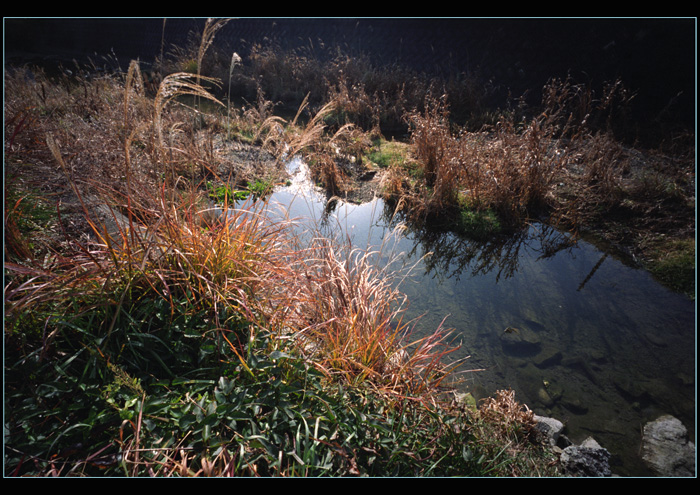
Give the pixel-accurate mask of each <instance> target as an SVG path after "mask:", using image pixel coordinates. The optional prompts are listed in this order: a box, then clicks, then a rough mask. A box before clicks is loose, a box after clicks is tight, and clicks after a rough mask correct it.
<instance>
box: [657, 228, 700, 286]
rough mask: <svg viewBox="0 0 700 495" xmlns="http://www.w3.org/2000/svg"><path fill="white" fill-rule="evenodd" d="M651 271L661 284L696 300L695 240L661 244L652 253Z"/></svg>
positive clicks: (678, 240) (671, 241) (672, 241)
mask: <svg viewBox="0 0 700 495" xmlns="http://www.w3.org/2000/svg"><path fill="white" fill-rule="evenodd" d="M652 258H653V259H652V261H650V262H649V271H650V272H651V273H652V274H653V275H654V277H656V279H657V280H659V281H660V282H661V283H663V284H664V285H666V286H667V287H670V288H671V289H673V290H677V291H679V292H683V293H685V294H688V295H689V296H691V297H693V298H695V240H694V239H676V240H670V241H668V242H664V243H660V244H659V245H658V246H657V247H656V248H655V249H654V250H653V252H652Z"/></svg>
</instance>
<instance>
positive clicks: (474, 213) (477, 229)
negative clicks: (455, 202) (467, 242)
mask: <svg viewBox="0 0 700 495" xmlns="http://www.w3.org/2000/svg"><path fill="white" fill-rule="evenodd" d="M455 231H456V232H457V233H459V234H462V235H466V236H468V237H472V238H476V239H485V238H487V237H489V236H491V235H494V234H498V233H499V232H501V222H500V220H499V218H498V215H496V213H494V212H493V211H491V210H475V209H470V208H462V209H460V210H459V213H458V215H457V219H456V225H455Z"/></svg>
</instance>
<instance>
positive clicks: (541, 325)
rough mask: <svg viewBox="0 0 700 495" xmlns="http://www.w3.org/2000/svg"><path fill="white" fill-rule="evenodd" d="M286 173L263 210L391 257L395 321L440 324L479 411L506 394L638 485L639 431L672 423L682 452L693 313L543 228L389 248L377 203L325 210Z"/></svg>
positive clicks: (688, 414)
mask: <svg viewBox="0 0 700 495" xmlns="http://www.w3.org/2000/svg"><path fill="white" fill-rule="evenodd" d="M291 165H292V168H291V169H290V171H291V172H297V173H298V174H297V175H295V176H293V177H294V179H293V181H292V182H291V184H290V185H288V186H286V187H280V188H278V189H277V190H276V191H275V192H274V193H273V195H272V198H271V199H270V203H269V204H270V205H271V206H272V207H273V208H278V209H279V211H281V212H282V213H281V214H282V215H285V216H286V217H288V218H294V219H297V220H298V221H299V220H300V222H299V225H302V226H303V225H304V224H305V223H307V222H308V225H312V226H314V228H316V229H320V230H324V229H326V230H327V233H328V234H329V235H331V234H336V235H337V234H338V233H342V236H343V238H346V239H351V240H352V243H353V246H354V247H357V248H365V247H370V248H372V247H377V246H380V245H382V243H384V245H383V246H384V247H382V253H381V256H379V260H380V261H379V262H381V260H382V259H383V260H390V259H395V258H396V257H397V256H402V259H403V262H404V265H405V266H408V267H412V269H411V271H410V273H409V276H408V277H407V278H406V279H404V280H403V281H402V285H401V289H402V290H403V292H404V293H405V294H406V295H407V296H408V298H409V300H410V307H409V309H408V313H409V314H408V316H412V317H418V316H421V318H420V320H419V331H420V332H425V333H428V332H432V331H434V330H435V329H437V328H438V327H439V326H440V323H441V322H442V320H443V319H444V318H445V317H446V316H447V320H446V324H447V326H449V327H451V328H454V329H455V336H456V337H457V338H458V340H459V341H460V342H461V348H460V351H459V352H460V355H459V356H454V357H455V358H462V357H465V356H469V358H468V359H467V360H466V362H465V364H464V365H463V367H462V369H463V370H465V371H466V372H465V373H464V374H463V375H461V376H460V378H461V379H462V384H461V385H460V388H462V389H463V390H464V391H468V392H471V393H472V394H473V395H475V396H476V397H477V399H478V398H483V397H485V396H488V395H492V394H493V393H494V392H495V391H497V390H500V389H513V390H514V391H515V393H516V399H517V400H518V401H520V402H522V403H524V404H527V405H528V407H529V408H530V409H532V410H533V411H534V412H535V413H536V414H540V415H546V416H552V417H555V418H557V419H559V420H561V421H562V422H564V423H565V425H566V427H567V430H566V434H567V436H568V437H569V438H570V439H571V440H572V441H574V442H575V443H579V442H581V441H583V440H584V439H585V438H586V437H589V436H591V437H593V438H594V439H595V440H596V441H598V443H600V444H601V445H602V446H603V447H605V448H606V449H608V450H609V451H610V452H611V454H612V456H613V457H612V460H611V467H612V470H613V473H614V474H618V475H622V476H645V475H651V473H649V472H648V471H646V469H645V467H644V466H643V463H642V462H641V459H640V457H639V450H640V442H641V429H642V427H643V426H644V424H645V423H646V422H648V421H651V420H654V419H656V418H657V417H658V416H660V415H662V414H672V415H674V416H676V417H677V418H679V419H680V420H681V421H682V422H683V423H684V425H685V426H686V427H687V428H688V430H689V434H690V436H691V439H694V436H695V427H694V425H695V391H696V389H695V357H696V351H695V304H694V301H692V300H691V299H689V298H687V297H686V296H683V295H680V294H676V293H674V292H671V291H669V290H667V289H666V288H664V287H663V286H661V285H660V284H658V283H657V282H656V281H655V280H654V279H653V278H652V277H651V276H650V275H649V274H648V273H647V272H645V271H643V270H639V269H636V268H634V267H631V266H628V265H627V264H625V263H624V262H623V261H622V260H620V259H618V258H616V257H615V256H613V255H612V254H610V253H606V252H603V251H601V250H600V249H598V248H597V247H595V246H594V245H592V244H590V243H588V242H585V241H582V240H578V241H574V240H572V239H571V238H569V236H568V235H567V234H565V233H562V232H559V231H557V230H555V229H552V228H549V227H547V226H545V225H543V224H537V223H535V224H532V225H530V226H529V228H527V229H525V230H524V231H523V232H520V233H518V234H514V235H512V236H510V237H508V238H506V239H496V240H490V241H488V242H477V241H473V240H468V239H465V238H462V237H458V236H455V235H452V234H446V233H441V234H437V233H433V234H431V233H427V232H413V231H410V230H405V231H403V232H402V233H401V235H396V229H395V224H394V223H393V222H392V221H391V212H390V211H387V210H388V207H386V206H385V205H384V204H383V202H382V201H381V200H379V199H375V200H374V201H372V202H370V203H365V204H361V205H354V204H349V203H344V202H342V201H338V202H336V203H334V205H333V207H332V208H329V207H328V204H327V200H326V197H325V196H324V195H322V194H320V193H318V192H317V191H314V189H313V188H312V187H311V186H310V185H309V184H308V182H306V181H305V179H304V175H303V163H301V162H298V161H293V162H291ZM389 238H391V242H387V239H389ZM506 329H508V330H507V331H506ZM469 370H479V371H473V372H472V371H469Z"/></svg>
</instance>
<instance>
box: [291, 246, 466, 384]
mask: <svg viewBox="0 0 700 495" xmlns="http://www.w3.org/2000/svg"><path fill="white" fill-rule="evenodd" d="M310 253H311V256H309V257H308V259H307V260H306V261H305V262H304V265H303V270H304V271H303V276H301V277H300V286H299V293H298V294H299V296H298V297H299V300H298V302H297V305H298V307H297V308H298V309H297V314H298V317H299V318H300V321H302V322H304V324H305V327H304V328H301V329H300V332H299V333H298V337H300V338H301V342H302V345H303V346H304V349H305V350H306V352H309V353H310V354H309V355H310V359H311V360H312V361H313V362H314V363H315V364H316V365H317V366H318V367H319V368H320V369H322V370H323V371H324V373H326V374H327V375H328V376H330V377H335V378H336V379H337V378H341V379H342V380H343V381H345V382H348V383H353V384H362V383H369V384H373V385H374V386H375V387H377V388H378V389H380V390H383V391H385V392H388V393H390V394H400V395H401V396H404V395H410V396H414V397H420V396H421V395H424V394H427V395H430V394H432V393H433V392H434V391H436V390H437V389H438V386H439V385H440V383H441V382H442V380H443V379H444V378H445V376H446V375H447V374H449V369H448V368H447V367H446V366H445V365H444V363H443V361H442V358H443V357H444V356H446V355H447V354H449V353H451V352H452V351H454V350H455V347H454V346H452V345H451V344H450V341H449V337H450V334H451V331H450V330H448V329H445V328H442V327H440V328H438V329H436V330H435V331H434V332H433V333H431V334H430V335H429V336H427V337H424V338H416V339H415V340H413V333H414V330H415V325H416V323H417V322H416V321H413V322H406V321H404V319H403V314H404V312H405V310H406V309H407V307H406V305H407V302H408V301H407V300H406V298H405V296H404V295H403V294H402V293H401V292H400V290H399V289H398V287H397V285H398V284H397V281H396V280H395V276H397V274H396V273H391V271H390V270H391V265H392V264H391V263H388V264H387V265H384V266H378V265H377V264H376V263H377V261H376V258H377V257H378V256H379V254H380V253H379V252H374V251H370V252H366V251H360V250H356V249H351V248H349V247H348V248H345V249H343V248H339V247H338V246H336V245H334V244H333V243H331V242H330V241H328V240H326V239H317V241H316V242H315V243H314V245H313V246H311V249H310ZM373 260H374V261H373Z"/></svg>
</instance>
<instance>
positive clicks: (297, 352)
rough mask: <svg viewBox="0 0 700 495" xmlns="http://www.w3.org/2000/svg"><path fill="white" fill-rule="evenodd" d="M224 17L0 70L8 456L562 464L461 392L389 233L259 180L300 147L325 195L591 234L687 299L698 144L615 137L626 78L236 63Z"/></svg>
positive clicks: (504, 470)
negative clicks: (116, 47) (373, 244)
mask: <svg viewBox="0 0 700 495" xmlns="http://www.w3.org/2000/svg"><path fill="white" fill-rule="evenodd" d="M220 27H221V24H217V23H211V24H207V26H206V28H205V30H204V32H203V33H200V34H199V35H198V36H196V37H195V41H196V42H194V43H193V44H192V46H184V47H175V48H172V49H171V50H170V51H169V52H168V53H166V54H165V55H164V56H163V57H162V58H161V59H159V60H157V62H156V64H155V65H154V67H153V68H152V69H149V71H148V73H146V71H144V70H143V67H141V64H139V63H138V62H136V61H134V62H132V63H131V64H130V65H129V67H128V68H126V69H125V70H123V71H121V70H117V71H115V70H111V71H106V72H104V71H98V70H96V67H95V66H92V67H72V68H71V69H72V70H71V73H70V74H69V72H68V71H62V72H60V73H58V74H48V73H45V72H43V71H42V70H41V68H38V67H16V68H6V72H5V164H6V165H5V174H6V175H5V179H6V180H5V232H4V233H5V281H6V283H5V288H4V295H5V313H6V317H5V350H6V352H5V410H6V429H7V432H6V463H5V466H6V467H5V474H6V475H8V476H15V475H30V476H44V475H56V476H79V475H81V476H102V475H123V476H212V475H217V476H228V475H230V476H240V475H248V476H341V475H345V476H348V475H374V476H445V475H448V476H451V475H465V476H470V475H471V476H519V475H520V476H523V475H524V476H537V475H556V474H557V466H556V463H555V462H553V459H554V458H553V457H552V454H551V452H549V451H548V450H547V449H546V448H545V447H544V446H543V445H541V444H539V443H538V442H537V441H536V440H537V439H536V432H535V430H534V420H533V415H532V413H531V412H530V411H529V410H528V409H527V407H526V406H524V405H521V404H518V403H517V402H516V401H515V399H514V397H513V395H512V394H510V393H509V392H507V391H504V392H502V393H499V394H498V395H497V396H496V397H495V398H493V399H491V400H488V401H485V402H483V403H482V404H476V403H456V402H454V401H453V400H452V395H451V393H450V390H451V384H452V383H453V381H454V380H456V379H457V378H456V376H457V375H456V374H455V373H454V371H455V367H456V366H461V368H459V369H461V370H464V369H466V370H467V371H468V370H469V363H468V361H467V362H466V363H462V362H458V363H454V362H452V361H447V360H445V359H444V358H445V357H446V356H449V355H451V353H453V352H454V351H455V349H456V344H455V343H454V341H453V339H452V338H451V337H452V332H451V330H450V328H448V327H447V325H440V326H438V327H437V328H434V329H431V331H430V332H428V333H427V336H426V334H425V333H420V334H419V335H417V334H416V333H415V332H414V329H415V328H416V326H417V325H420V324H421V321H420V319H414V318H410V319H409V318H408V317H406V314H405V310H406V303H407V301H406V298H405V295H404V294H403V293H402V292H401V290H400V284H398V285H397V284H396V283H395V282H396V280H397V279H400V277H401V276H402V275H403V274H402V272H401V271H397V272H394V271H392V269H391V268H392V264H391V263H383V264H381V265H379V264H377V263H376V262H375V257H376V255H378V254H379V255H382V256H384V258H387V257H388V258H391V257H392V253H391V251H390V250H388V251H387V252H382V251H381V250H382V249H383V247H380V248H379V249H380V251H379V252H377V251H367V250H364V249H361V247H358V246H354V245H352V243H350V242H348V240H347V239H343V238H329V237H328V236H326V235H325V234H322V233H321V231H320V229H319V230H318V231H314V230H313V227H312V231H311V232H305V233H304V235H303V236H300V235H298V230H296V229H295V226H296V225H297V220H298V219H295V218H291V217H289V218H283V219H276V220H275V221H271V220H270V217H269V216H268V215H267V207H268V204H267V202H266V198H267V197H268V194H269V192H270V191H271V190H272V188H274V187H275V186H276V185H279V184H284V183H285V182H286V181H287V180H288V177H287V172H286V163H287V161H288V160H289V159H290V157H293V156H303V157H304V160H305V162H306V163H307V164H308V165H309V168H310V174H311V178H312V179H313V180H314V182H316V183H317V184H318V185H319V186H321V187H322V188H323V190H324V191H325V192H326V193H327V196H328V198H329V201H332V200H333V198H343V199H345V200H349V201H362V200H363V199H364V198H367V197H372V196H373V195H377V196H381V197H383V198H384V199H385V201H386V202H387V203H388V204H391V205H392V207H393V211H394V214H395V216H396V218H397V219H398V220H401V221H403V222H406V223H412V224H416V225H428V224H430V225H432V226H435V225H437V226H438V227H439V228H440V229H446V230H452V231H454V232H457V233H458V234H459V235H463V236H467V237H469V236H475V237H479V238H484V237H488V236H495V235H502V234H503V233H508V232H517V231H518V230H519V229H522V228H523V226H524V225H526V223H527V221H528V220H530V219H532V218H538V219H544V220H546V221H547V222H549V223H551V224H554V225H556V226H558V227H560V228H563V229H565V230H570V231H572V232H579V231H584V230H585V231H593V232H595V233H596V234H598V235H600V236H603V237H605V238H607V240H608V241H610V242H611V243H613V244H615V245H616V246H617V248H618V249H620V250H623V251H625V252H627V253H628V254H629V255H630V256H634V257H636V258H637V259H638V260H640V262H641V263H643V264H645V265H647V266H649V267H652V270H653V271H654V272H655V273H657V274H658V275H659V277H661V278H663V277H667V279H666V280H667V282H669V283H672V284H678V288H679V289H680V290H683V291H686V292H688V293H694V287H693V286H692V283H693V278H694V277H692V276H690V274H691V273H693V274H694V258H693V256H690V253H693V254H694V250H695V246H694V242H693V240H692V239H693V238H694V221H693V215H694V214H693V211H694V206H695V205H694V195H693V191H692V187H693V182H694V163H693V161H692V157H693V152H692V150H691V149H690V148H683V147H681V146H680V144H682V143H683V141H681V140H679V139H676V140H675V141H674V143H675V145H674V148H667V147H662V148H660V149H657V150H654V151H649V150H644V151H641V150H639V149H636V148H634V147H632V146H631V145H630V144H629V143H625V142H623V141H622V140H621V139H618V136H617V134H616V133H617V130H618V129H619V127H618V120H617V117H618V114H622V109H624V108H625V106H626V105H628V104H630V103H631V98H630V96H631V95H630V94H629V93H628V91H627V90H626V89H625V88H624V86H623V85H622V83H621V82H615V83H614V84H611V85H609V86H606V87H605V89H604V92H603V93H602V94H595V93H594V92H593V90H592V89H591V88H588V87H585V86H583V85H578V84H576V83H574V82H573V81H570V80H552V81H551V82H550V84H548V85H547V87H546V88H545V90H544V91H543V94H544V99H543V101H542V106H541V107H540V108H526V107H524V106H510V107H508V108H507V109H505V110H498V111H495V110H493V109H490V108H487V107H486V105H485V104H484V96H485V95H484V93H485V92H486V91H488V88H487V87H485V86H481V85H479V84H478V83H477V81H473V80H470V79H467V78H452V79H449V80H443V81H436V80H433V79H428V78H426V77H425V76H423V75H422V74H417V73H411V72H408V71H406V70H404V69H401V68H399V67H396V68H395V70H382V69H380V68H377V67H373V66H372V65H371V64H369V63H368V62H367V61H366V60H363V59H361V58H348V57H344V56H343V55H342V54H341V55H338V56H337V57H336V58H334V59H332V60H331V61H329V62H325V63H323V64H321V63H320V62H318V61H316V60H315V59H313V58H308V57H305V56H304V54H303V53H280V52H277V51H274V50H272V49H265V48H263V47H260V48H258V49H256V50H254V51H253V54H252V56H251V57H250V59H249V60H240V58H239V57H237V56H236V55H235V54H234V53H220V52H217V51H216V46H215V45H213V44H212V41H213V40H214V38H215V35H216V32H217V30H218V29H219V28H220ZM278 102H283V103H284V105H282V104H281V103H278ZM278 110H279V111H278ZM687 142H690V143H692V139H691V140H689V141H687ZM679 143H680V144H679ZM222 211H223V212H224V213H223V214H222ZM437 219H439V222H437V221H436V220H437Z"/></svg>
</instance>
